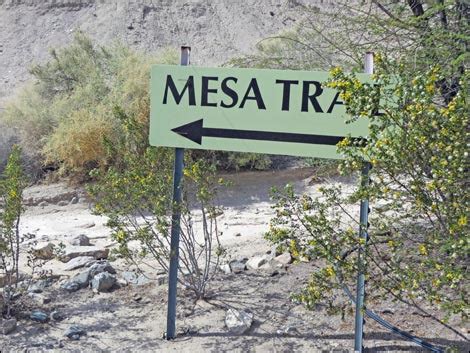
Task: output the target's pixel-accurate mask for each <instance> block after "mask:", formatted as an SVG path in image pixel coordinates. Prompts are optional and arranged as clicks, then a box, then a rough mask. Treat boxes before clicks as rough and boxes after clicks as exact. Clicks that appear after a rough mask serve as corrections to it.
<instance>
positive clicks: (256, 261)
mask: <svg viewBox="0 0 470 353" xmlns="http://www.w3.org/2000/svg"><path fill="white" fill-rule="evenodd" d="M269 259H270V257H269V256H267V255H259V256H254V257H252V258H251V259H249V260H248V261H247V263H246V267H247V268H248V269H250V270H257V269H259V268H260V267H261V266H263V265H264V264H265V263H267V262H268V261H269Z"/></svg>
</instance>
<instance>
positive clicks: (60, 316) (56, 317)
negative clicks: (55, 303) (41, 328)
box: [50, 310, 65, 321]
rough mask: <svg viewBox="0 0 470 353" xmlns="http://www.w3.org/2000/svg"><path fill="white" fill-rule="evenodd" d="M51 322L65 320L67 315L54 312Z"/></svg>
mask: <svg viewBox="0 0 470 353" xmlns="http://www.w3.org/2000/svg"><path fill="white" fill-rule="evenodd" d="M50 318H51V320H54V321H62V320H63V319H65V315H64V314H62V313H61V312H60V311H57V310H54V311H53V312H52V313H51V315H50Z"/></svg>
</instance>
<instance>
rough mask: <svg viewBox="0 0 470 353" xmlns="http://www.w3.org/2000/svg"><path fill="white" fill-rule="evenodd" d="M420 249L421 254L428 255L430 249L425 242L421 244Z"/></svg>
mask: <svg viewBox="0 0 470 353" xmlns="http://www.w3.org/2000/svg"><path fill="white" fill-rule="evenodd" d="M418 250H419V253H420V254H421V255H423V256H425V255H428V249H426V246H425V245H424V244H419V246H418Z"/></svg>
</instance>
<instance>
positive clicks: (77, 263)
mask: <svg viewBox="0 0 470 353" xmlns="http://www.w3.org/2000/svg"><path fill="white" fill-rule="evenodd" d="M94 261H95V258H94V257H93V256H78V257H75V258H73V259H71V260H70V261H69V262H67V265H66V266H65V268H64V270H65V271H73V270H76V269H77V268H81V267H84V266H86V265H88V264H91V263H92V262H94Z"/></svg>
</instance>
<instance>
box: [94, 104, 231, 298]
mask: <svg viewBox="0 0 470 353" xmlns="http://www.w3.org/2000/svg"><path fill="white" fill-rule="evenodd" d="M115 114H116V115H117V116H118V120H119V121H120V122H121V124H122V127H123V130H124V131H125V132H126V133H125V134H123V135H122V136H121V137H120V139H119V141H118V144H109V145H108V153H110V154H111V155H119V158H120V159H119V161H118V162H117V161H116V162H117V163H116V165H117V166H116V167H114V166H112V167H110V168H109V169H107V170H101V169H95V170H94V171H93V172H92V174H93V177H94V178H95V179H96V183H94V184H93V186H91V187H90V189H89V190H90V194H91V195H92V197H93V198H94V201H95V212H96V213H97V214H100V215H106V216H108V217H109V222H108V226H109V227H110V228H111V230H112V237H113V238H114V239H115V240H116V241H117V243H118V249H117V250H116V253H117V254H118V255H119V256H122V257H124V258H125V259H126V260H128V261H129V262H130V263H132V264H135V265H137V266H139V265H140V264H141V261H144V260H148V259H149V258H150V259H153V260H155V261H156V262H157V263H158V265H159V266H160V267H161V268H162V269H164V270H165V271H168V266H169V257H170V226H171V211H172V209H173V208H174V205H172V199H171V196H172V195H171V190H172V173H173V154H174V151H173V149H168V148H154V147H148V144H147V138H146V134H145V133H144V131H145V130H144V129H143V125H144V124H145V122H141V121H139V120H138V118H137V117H132V116H130V115H127V114H125V113H124V112H123V111H122V110H121V109H116V110H115ZM188 157H189V158H187V160H186V163H187V166H186V168H185V169H184V176H185V180H184V193H183V194H184V202H183V203H182V205H181V208H180V209H179V211H180V212H181V242H180V267H179V272H180V276H179V282H180V283H181V284H182V285H183V286H185V287H186V288H188V289H190V290H192V291H193V292H194V293H195V295H196V297H197V298H202V297H204V296H205V294H206V289H207V288H206V287H207V284H208V283H209V282H210V280H211V278H212V277H213V275H214V274H215V271H216V269H217V264H218V260H219V257H220V256H221V255H222V248H221V247H220V244H219V240H218V237H219V233H218V230H217V219H216V216H217V214H218V210H217V208H216V207H215V206H214V204H213V200H214V197H215V195H216V188H217V185H219V184H220V182H221V181H220V180H219V179H218V178H217V177H216V174H215V167H214V166H213V165H210V164H208V163H207V162H205V161H204V160H198V161H194V160H193V159H192V158H190V156H188ZM194 205H196V206H197V208H198V210H199V211H198V212H197V213H195V211H194V210H193V209H192V206H194ZM196 218H200V220H201V226H200V228H197V227H196V225H195V222H194V219H196Z"/></svg>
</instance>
